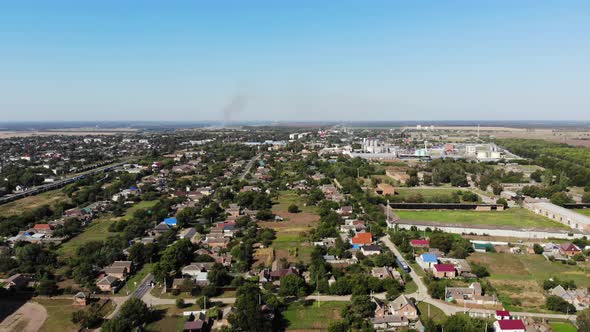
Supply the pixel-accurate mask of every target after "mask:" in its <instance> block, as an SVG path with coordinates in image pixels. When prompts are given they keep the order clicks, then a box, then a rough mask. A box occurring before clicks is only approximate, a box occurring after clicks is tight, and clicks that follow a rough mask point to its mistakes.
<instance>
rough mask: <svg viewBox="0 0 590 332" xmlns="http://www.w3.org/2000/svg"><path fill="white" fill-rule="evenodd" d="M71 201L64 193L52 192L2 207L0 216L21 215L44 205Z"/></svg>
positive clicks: (0, 206)
mask: <svg viewBox="0 0 590 332" xmlns="http://www.w3.org/2000/svg"><path fill="white" fill-rule="evenodd" d="M69 200H70V199H69V198H68V197H67V196H66V194H64V193H63V191H61V190H52V191H48V192H44V193H42V194H39V195H35V196H29V197H25V198H22V199H18V200H16V201H14V202H10V203H7V204H4V205H0V216H10V215H15V214H21V213H22V212H23V211H27V210H33V209H35V208H38V207H41V206H43V205H49V206H52V205H54V204H56V203H59V202H68V201H69Z"/></svg>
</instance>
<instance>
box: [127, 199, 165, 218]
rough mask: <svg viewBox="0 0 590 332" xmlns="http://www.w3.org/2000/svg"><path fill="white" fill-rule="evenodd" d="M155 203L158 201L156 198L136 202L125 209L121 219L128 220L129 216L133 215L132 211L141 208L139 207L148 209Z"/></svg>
mask: <svg viewBox="0 0 590 332" xmlns="http://www.w3.org/2000/svg"><path fill="white" fill-rule="evenodd" d="M157 203H158V201H157V200H154V201H141V202H139V203H137V204H134V205H133V206H131V207H130V208H129V209H127V211H126V212H125V215H124V216H123V218H122V219H124V220H128V219H130V218H131V217H133V213H134V212H135V211H137V210H141V209H149V208H152V207H153V206H154V205H156V204H157Z"/></svg>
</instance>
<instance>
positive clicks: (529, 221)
mask: <svg viewBox="0 0 590 332" xmlns="http://www.w3.org/2000/svg"><path fill="white" fill-rule="evenodd" d="M395 214H397V215H398V216H399V217H400V218H401V219H406V220H419V221H435V222H441V223H451V224H473V225H494V226H515V227H534V228H552V229H569V228H568V227H567V226H566V225H563V224H560V223H558V222H556V221H553V220H551V219H549V218H545V217H543V216H540V215H537V214H535V213H533V212H531V211H529V210H526V209H522V208H511V209H508V210H506V211H492V212H480V211H471V210H469V211H465V210H419V211H418V210H396V211H395Z"/></svg>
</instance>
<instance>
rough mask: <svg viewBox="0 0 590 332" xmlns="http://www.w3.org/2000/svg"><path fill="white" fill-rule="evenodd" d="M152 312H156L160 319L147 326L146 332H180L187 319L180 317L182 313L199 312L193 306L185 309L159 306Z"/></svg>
mask: <svg viewBox="0 0 590 332" xmlns="http://www.w3.org/2000/svg"><path fill="white" fill-rule="evenodd" d="M154 310H156V311H157V313H158V314H159V315H161V318H160V319H159V320H157V321H155V322H151V323H149V324H148V325H147V328H146V329H147V330H148V331H154V332H157V331H171V332H172V331H182V329H183V327H184V323H186V321H187V317H184V316H182V312H183V311H195V310H200V309H199V308H198V307H197V306H195V305H188V306H187V307H185V308H181V309H179V308H176V306H174V305H160V306H156V307H155V308H154Z"/></svg>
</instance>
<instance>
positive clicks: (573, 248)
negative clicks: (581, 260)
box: [559, 242, 582, 257]
mask: <svg viewBox="0 0 590 332" xmlns="http://www.w3.org/2000/svg"><path fill="white" fill-rule="evenodd" d="M580 252H582V250H580V248H578V246H577V245H575V244H573V243H571V242H566V243H562V244H561V245H560V246H559V253H561V254H562V255H565V256H568V257H571V256H574V255H576V254H579V253H580Z"/></svg>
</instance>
